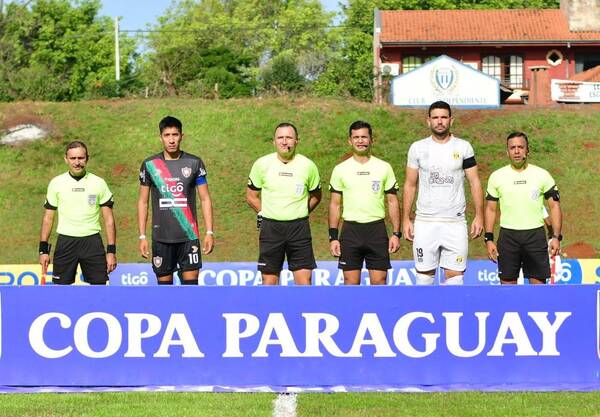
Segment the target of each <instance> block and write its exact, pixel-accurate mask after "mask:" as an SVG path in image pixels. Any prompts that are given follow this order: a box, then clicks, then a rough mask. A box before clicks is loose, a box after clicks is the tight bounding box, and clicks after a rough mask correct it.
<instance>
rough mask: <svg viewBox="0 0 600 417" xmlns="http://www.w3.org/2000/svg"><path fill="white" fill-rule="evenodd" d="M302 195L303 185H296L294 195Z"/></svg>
mask: <svg viewBox="0 0 600 417" xmlns="http://www.w3.org/2000/svg"><path fill="white" fill-rule="evenodd" d="M302 194H304V184H296V195H302Z"/></svg>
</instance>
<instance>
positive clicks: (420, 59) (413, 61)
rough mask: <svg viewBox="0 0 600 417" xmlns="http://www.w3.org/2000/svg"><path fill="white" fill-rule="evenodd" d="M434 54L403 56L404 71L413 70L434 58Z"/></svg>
mask: <svg viewBox="0 0 600 417" xmlns="http://www.w3.org/2000/svg"><path fill="white" fill-rule="evenodd" d="M434 58H435V57H434V56H415V55H409V56H405V57H403V58H402V73H403V74H404V73H406V72H408V71H412V70H414V69H417V68H419V67H420V66H421V65H423V64H424V63H426V62H429V61H431V60H432V59H434Z"/></svg>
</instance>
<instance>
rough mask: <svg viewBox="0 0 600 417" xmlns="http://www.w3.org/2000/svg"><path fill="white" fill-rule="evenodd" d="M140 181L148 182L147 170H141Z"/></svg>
mask: <svg viewBox="0 0 600 417" xmlns="http://www.w3.org/2000/svg"><path fill="white" fill-rule="evenodd" d="M140 181H142V182H146V170H142V171H140Z"/></svg>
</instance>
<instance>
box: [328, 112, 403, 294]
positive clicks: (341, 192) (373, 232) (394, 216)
mask: <svg viewBox="0 0 600 417" xmlns="http://www.w3.org/2000/svg"><path fill="white" fill-rule="evenodd" d="M372 136H373V131H372V128H371V125H370V124H369V123H367V122H363V121H361V120H358V121H356V122H354V123H352V124H351V125H350V128H349V129H348V143H349V145H350V146H351V147H352V157H350V158H348V159H347V160H345V161H344V162H342V163H340V164H338V165H336V166H335V168H334V169H333V172H332V173H331V180H330V183H329V184H330V185H329V190H330V191H331V200H330V202H329V249H330V251H331V254H332V255H333V256H336V257H339V268H340V269H341V270H343V271H344V284H346V285H359V284H360V275H361V270H362V266H363V263H365V264H366V267H367V269H368V270H369V278H370V282H371V285H385V283H386V280H387V270H388V269H390V268H391V267H392V266H391V264H390V253H393V252H396V251H397V250H398V248H399V246H400V237H401V236H402V234H401V233H400V204H399V202H398V197H397V195H396V193H397V192H398V183H397V182H396V176H395V175H394V171H393V169H392V166H391V165H390V164H389V163H387V162H385V161H382V160H381V159H379V158H376V157H375V156H373V155H371V148H372V145H373V137H372ZM386 201H387V205H388V211H389V215H390V221H391V222H392V236H390V237H389V238H388V235H387V230H386V227H385V222H384V218H385V202H386ZM342 206H343V212H342ZM342 217H343V219H344V224H343V229H342V233H341V236H340V237H338V234H339V233H338V230H339V229H338V228H339V223H340V219H341V218H342Z"/></svg>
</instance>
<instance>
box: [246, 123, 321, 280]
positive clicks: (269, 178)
mask: <svg viewBox="0 0 600 417" xmlns="http://www.w3.org/2000/svg"><path fill="white" fill-rule="evenodd" d="M298 140H299V139H298V131H297V129H296V127H295V126H294V125H293V124H291V123H280V124H279V125H278V126H277V127H276V128H275V133H274V135H273V145H274V146H275V152H273V153H270V154H268V155H265V156H263V157H261V158H259V159H258V160H257V161H256V162H255V163H254V165H252V169H251V170H250V175H249V177H248V188H247V189H246V201H247V202H248V204H249V205H250V207H252V208H253V209H254V211H256V213H257V216H258V223H259V224H260V223H261V222H262V224H261V225H260V237H259V251H260V253H259V257H258V270H259V271H261V274H262V281H263V284H264V285H277V284H278V283H279V275H280V273H281V269H282V268H283V261H284V259H285V258H286V257H287V261H288V267H289V270H290V271H292V272H293V274H294V283H295V284H296V285H310V283H311V275H312V270H313V269H315V268H316V267H317V264H316V262H315V255H314V252H313V247H312V236H311V232H310V224H309V221H308V215H309V213H310V212H312V211H313V210H314V209H315V207H317V205H318V204H319V202H320V201H321V184H320V182H321V179H320V177H319V171H318V170H317V166H316V165H315V163H314V162H313V161H311V160H310V159H308V158H307V157H305V156H304V155H300V154H299V153H297V152H296V146H297V145H298Z"/></svg>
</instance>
